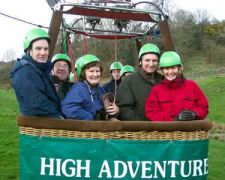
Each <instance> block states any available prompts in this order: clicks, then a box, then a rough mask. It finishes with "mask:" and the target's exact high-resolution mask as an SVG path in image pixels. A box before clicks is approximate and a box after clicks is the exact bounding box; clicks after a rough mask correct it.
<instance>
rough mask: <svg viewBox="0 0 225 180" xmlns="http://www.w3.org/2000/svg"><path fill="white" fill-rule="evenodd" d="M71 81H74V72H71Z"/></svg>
mask: <svg viewBox="0 0 225 180" xmlns="http://www.w3.org/2000/svg"><path fill="white" fill-rule="evenodd" d="M69 80H70V82H73V81H74V73H73V72H70V75H69Z"/></svg>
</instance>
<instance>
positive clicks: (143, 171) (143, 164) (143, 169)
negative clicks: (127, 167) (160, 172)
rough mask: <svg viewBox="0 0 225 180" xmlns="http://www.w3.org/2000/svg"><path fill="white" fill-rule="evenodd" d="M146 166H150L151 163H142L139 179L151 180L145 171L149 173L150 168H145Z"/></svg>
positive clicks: (150, 176)
mask: <svg viewBox="0 0 225 180" xmlns="http://www.w3.org/2000/svg"><path fill="white" fill-rule="evenodd" d="M147 165H149V166H151V165H152V161H142V172H141V178H152V175H147V174H146V173H147V171H151V167H147Z"/></svg>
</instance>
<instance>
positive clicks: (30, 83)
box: [11, 55, 61, 118]
mask: <svg viewBox="0 0 225 180" xmlns="http://www.w3.org/2000/svg"><path fill="white" fill-rule="evenodd" d="M50 70H51V62H50V61H48V62H47V63H39V62H36V61H34V60H33V59H32V58H31V57H30V56H28V55H24V56H23V57H22V58H21V60H20V59H19V60H18V61H17V63H16V65H15V67H14V68H13V70H12V72H11V80H12V85H13V88H14V90H15V93H16V97H17V101H18V104H19V109H20V112H21V113H22V114H23V115H27V116H45V117H54V118H59V117H61V110H60V99H59V97H58V96H57V93H56V91H55V87H54V85H53V83H52V81H51V79H50Z"/></svg>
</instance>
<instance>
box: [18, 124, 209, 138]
mask: <svg viewBox="0 0 225 180" xmlns="http://www.w3.org/2000/svg"><path fill="white" fill-rule="evenodd" d="M19 131H20V134H25V135H31V136H47V137H64V138H88V139H125V140H203V139H208V132H207V131H202V130H199V131H193V132H183V131H173V132H159V131H137V132H128V131H114V132H83V131H71V130H62V129H39V128H32V127H23V126H20V127H19Z"/></svg>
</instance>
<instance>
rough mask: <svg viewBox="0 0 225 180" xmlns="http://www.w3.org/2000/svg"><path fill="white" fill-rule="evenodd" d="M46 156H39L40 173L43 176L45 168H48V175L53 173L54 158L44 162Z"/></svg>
mask: <svg viewBox="0 0 225 180" xmlns="http://www.w3.org/2000/svg"><path fill="white" fill-rule="evenodd" d="M45 161H46V158H45V157H42V158H41V175H43V176H45V168H49V176H53V175H54V158H50V159H49V161H50V163H49V164H46V162H45Z"/></svg>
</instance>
